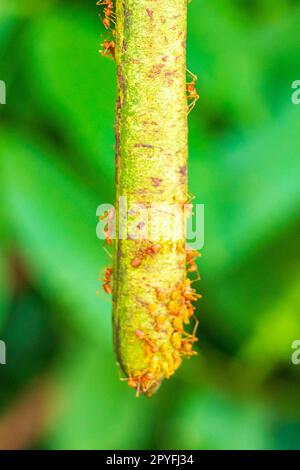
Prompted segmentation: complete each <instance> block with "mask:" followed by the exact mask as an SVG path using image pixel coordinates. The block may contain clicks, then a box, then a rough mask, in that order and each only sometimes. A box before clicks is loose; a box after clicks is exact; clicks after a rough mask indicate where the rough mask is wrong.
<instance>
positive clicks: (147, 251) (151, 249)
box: [131, 244, 161, 268]
mask: <svg viewBox="0 0 300 470" xmlns="http://www.w3.org/2000/svg"><path fill="white" fill-rule="evenodd" d="M160 250H161V245H159V244H157V245H155V244H151V245H150V246H148V247H147V248H144V249H141V250H140V251H139V253H138V255H137V257H136V258H134V259H133V260H132V261H131V266H132V267H133V268H138V267H139V266H140V265H141V264H142V261H143V259H144V258H146V256H153V255H156V254H157V253H159V252H160Z"/></svg>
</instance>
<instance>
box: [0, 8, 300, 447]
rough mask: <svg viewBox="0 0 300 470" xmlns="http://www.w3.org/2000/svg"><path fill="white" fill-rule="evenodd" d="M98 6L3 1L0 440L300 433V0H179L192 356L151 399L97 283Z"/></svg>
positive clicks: (251, 437) (108, 114) (81, 442)
mask: <svg viewBox="0 0 300 470" xmlns="http://www.w3.org/2000/svg"><path fill="white" fill-rule="evenodd" d="M98 13H99V9H97V7H96V6H95V1H92V0H89V1H86V0H81V1H75V0H72V1H71V0H68V1H67V0H64V1H63V2H62V1H55V0H43V1H40V0H27V1H23V0H18V1H17V0H0V79H1V80H5V82H6V84H7V104H6V105H1V106H0V123H1V125H0V158H1V165H0V168H1V177H0V194H1V206H0V240H1V259H0V278H1V280H0V339H2V340H4V341H5V342H6V344H7V364H6V365H5V366H3V365H1V366H0V447H1V448H8V447H9V448H34V449H180V448H181V449H299V448H300V365H299V366H296V365H292V363H291V354H292V349H291V343H292V342H293V341H294V340H295V339H300V310H299V309H300V301H299V290H300V264H299V219H298V217H297V211H298V208H299V200H300V192H299V180H300V164H299V156H300V155H299V145H300V106H295V105H292V103H291V93H292V90H291V83H292V82H293V81H294V80H297V79H300V61H299V57H300V41H299V29H300V2H299V1H296V0H294V1H292V0H289V1H288V0H249V1H248V0H247V1H246V0H210V1H209V2H207V1H205V0H193V2H192V3H190V4H189V36H188V67H189V68H190V69H191V70H192V71H194V72H195V73H197V75H198V76H199V81H198V90H199V93H200V96H201V98H200V100H199V102H198V103H197V107H196V108H195V109H194V111H193V112H192V113H191V114H190V116H189V122H190V136H189V140H190V162H189V172H190V191H191V193H193V194H195V196H196V199H195V201H196V202H201V203H204V204H205V211H206V212H205V217H206V219H205V247H204V249H203V250H202V258H201V260H200V263H199V268H200V272H201V277H202V280H201V282H200V283H199V284H198V286H197V288H198V290H199V292H201V293H202V294H203V296H204V298H203V300H202V301H201V302H199V306H198V307H199V308H198V316H199V320H200V327H199V336H200V341H199V344H198V346H197V347H198V352H199V354H198V356H197V357H196V358H193V359H192V360H190V361H185V363H184V365H183V366H182V367H181V369H180V370H179V371H178V373H177V374H176V376H174V377H173V378H172V379H171V380H169V381H167V382H165V383H164V385H163V386H162V388H161V390H160V391H159V393H158V394H157V395H156V396H155V397H153V398H152V399H146V398H144V397H141V398H139V399H136V398H135V396H134V392H133V391H132V390H130V389H129V388H128V387H127V386H126V384H124V383H121V382H120V381H119V380H118V371H117V367H116V364H115V357H114V353H113V349H112V342H111V317H110V310H111V304H110V302H109V301H108V300H107V299H106V298H105V296H104V294H103V295H101V296H97V295H96V291H97V289H98V288H99V282H98V276H99V273H100V272H101V271H102V270H103V268H104V267H105V266H106V265H108V264H109V258H108V257H107V255H106V253H105V251H104V250H103V246H102V243H101V242H100V241H99V240H98V239H97V238H96V234H95V230H96V223H97V219H96V216H95V214H96V208H97V206H98V205H99V204H101V203H103V202H113V199H114V132H113V125H114V103H115V94H116V93H115V89H116V80H115V65H114V62H113V61H112V60H109V59H105V58H103V57H101V56H100V55H99V53H98V49H99V48H100V44H101V43H102V42H103V39H104V38H106V37H107V33H106V32H105V30H104V28H103V26H102V24H101V21H100V19H99V18H98ZM101 35H102V36H101Z"/></svg>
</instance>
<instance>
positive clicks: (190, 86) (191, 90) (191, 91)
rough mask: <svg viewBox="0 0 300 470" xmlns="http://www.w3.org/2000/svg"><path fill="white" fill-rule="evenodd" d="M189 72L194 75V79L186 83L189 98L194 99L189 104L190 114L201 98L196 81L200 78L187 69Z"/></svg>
mask: <svg viewBox="0 0 300 470" xmlns="http://www.w3.org/2000/svg"><path fill="white" fill-rule="evenodd" d="M187 73H188V74H189V75H190V76H191V77H192V81H191V82H188V83H187V84H186V91H187V93H188V95H187V99H188V100H192V102H191V103H190V104H189V106H188V114H189V113H190V112H191V111H192V109H194V106H195V104H196V102H197V101H198V99H199V95H198V93H197V90H196V82H197V80H198V77H197V75H195V74H193V73H192V72H190V71H189V70H188V69H187Z"/></svg>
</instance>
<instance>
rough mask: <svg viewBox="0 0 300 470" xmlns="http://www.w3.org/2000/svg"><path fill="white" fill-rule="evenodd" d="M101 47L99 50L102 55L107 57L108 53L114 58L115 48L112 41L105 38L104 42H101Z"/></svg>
mask: <svg viewBox="0 0 300 470" xmlns="http://www.w3.org/2000/svg"><path fill="white" fill-rule="evenodd" d="M102 46H103V49H102V50H101V51H99V52H100V53H101V54H102V55H103V56H104V57H109V56H110V55H111V56H112V58H113V59H114V58H115V48H116V43H115V42H114V41H108V40H105V41H104V43H103V44H102Z"/></svg>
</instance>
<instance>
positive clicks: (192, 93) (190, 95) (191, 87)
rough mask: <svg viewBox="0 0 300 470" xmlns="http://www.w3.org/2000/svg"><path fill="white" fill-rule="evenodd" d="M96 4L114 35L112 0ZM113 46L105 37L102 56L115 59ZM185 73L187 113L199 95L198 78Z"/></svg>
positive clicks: (103, 20) (114, 18) (114, 20)
mask: <svg viewBox="0 0 300 470" xmlns="http://www.w3.org/2000/svg"><path fill="white" fill-rule="evenodd" d="M96 5H97V6H102V7H103V12H102V14H101V13H100V14H99V16H100V17H101V20H102V23H103V25H104V27H105V28H106V29H107V30H110V32H111V33H112V36H114V34H115V30H114V26H115V24H116V14H115V12H114V4H113V2H112V0H98V2H97V3H96ZM112 25H113V27H112ZM115 48H116V43H115V41H114V40H113V39H112V40H109V39H105V40H104V42H103V44H102V49H101V50H100V51H99V52H100V53H101V55H103V56H104V57H110V58H112V59H115ZM187 74H188V75H189V76H190V77H191V81H190V82H187V84H186V93H187V100H188V114H189V113H190V112H191V111H192V109H193V108H194V107H195V104H196V102H197V101H198V99H199V95H198V93H197V89H196V82H197V79H198V77H197V75H195V74H193V73H192V72H190V70H188V69H187Z"/></svg>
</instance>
